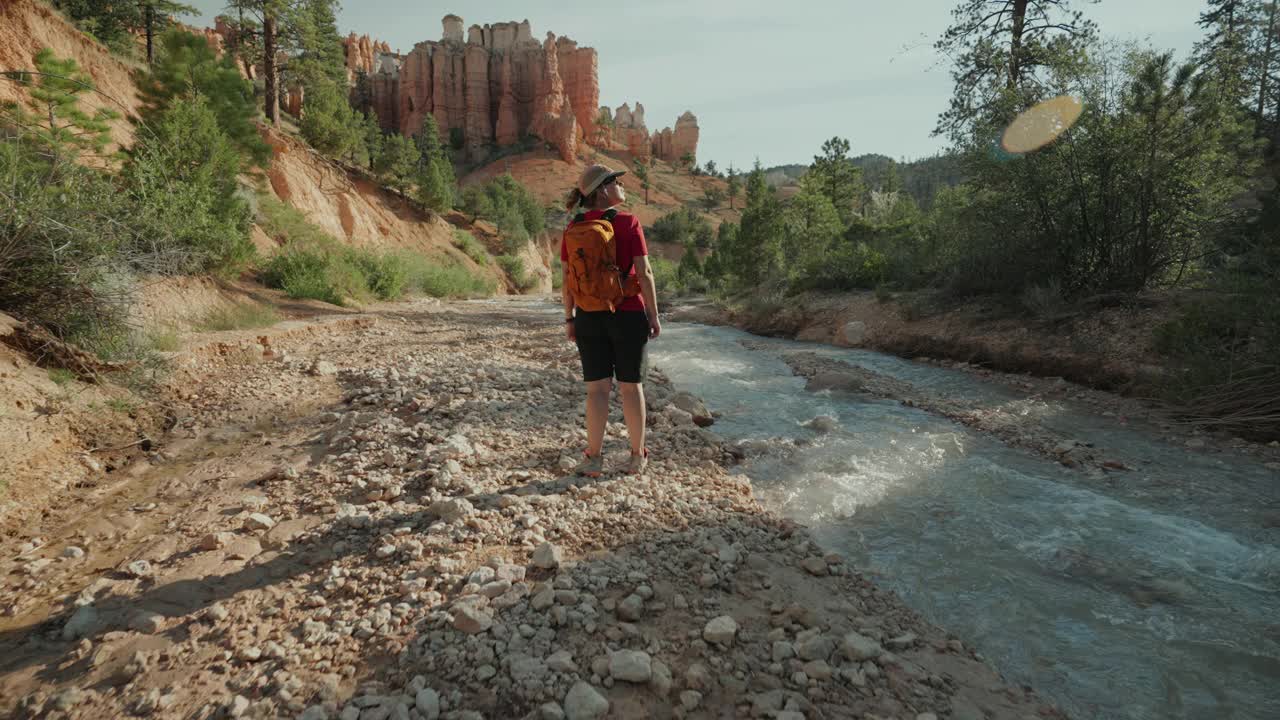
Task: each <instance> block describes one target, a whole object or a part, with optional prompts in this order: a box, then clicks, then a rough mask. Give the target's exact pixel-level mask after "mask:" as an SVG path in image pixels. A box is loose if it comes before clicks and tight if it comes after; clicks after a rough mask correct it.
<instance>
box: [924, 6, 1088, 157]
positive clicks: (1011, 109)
mask: <svg viewBox="0 0 1280 720" xmlns="http://www.w3.org/2000/svg"><path fill="white" fill-rule="evenodd" d="M952 18H953V22H952V25H951V26H950V27H948V28H947V30H946V31H945V32H944V33H943V35H942V37H941V38H940V39H939V40H938V41H937V42H936V43H935V44H934V48H935V49H936V50H937V51H938V52H940V53H942V54H944V55H947V56H948V57H950V58H951V60H952V63H953V68H952V72H951V77H952V79H953V80H954V81H955V90H954V93H953V94H952V97H951V104H950V107H948V109H947V110H946V111H945V112H943V113H942V115H941V116H940V117H939V118H938V125H937V127H936V129H935V130H934V134H948V135H950V136H951V138H952V139H953V140H956V141H957V142H962V143H967V142H971V141H972V140H973V139H974V137H973V136H974V135H975V134H976V135H977V136H978V137H979V138H981V139H982V140H983V141H989V140H990V138H988V137H985V136H986V135H987V134H988V131H989V129H990V126H992V125H996V126H1002V125H1003V124H1004V123H1006V122H1008V121H1009V120H1010V119H1012V117H1013V113H1015V112H1017V111H1018V110H1020V109H1022V108H1023V107H1025V106H1027V105H1030V104H1032V103H1034V102H1036V101H1037V100H1040V99H1042V98H1043V96H1044V95H1045V93H1046V91H1047V88H1048V85H1049V83H1050V80H1049V78H1048V75H1047V71H1048V70H1051V69H1052V68H1054V67H1060V66H1061V65H1062V64H1063V63H1065V62H1069V61H1072V60H1075V59H1078V56H1079V54H1080V50H1081V48H1083V47H1084V46H1085V45H1087V44H1088V43H1089V42H1091V41H1092V40H1093V38H1094V37H1095V35H1096V32H1097V28H1096V26H1095V25H1094V23H1093V22H1092V21H1089V20H1087V19H1085V18H1084V17H1083V15H1082V14H1081V12H1080V11H1077V10H1072V2H1071V0H962V2H961V3H960V4H959V5H958V6H957V7H956V8H955V9H954V10H953V11H952Z"/></svg>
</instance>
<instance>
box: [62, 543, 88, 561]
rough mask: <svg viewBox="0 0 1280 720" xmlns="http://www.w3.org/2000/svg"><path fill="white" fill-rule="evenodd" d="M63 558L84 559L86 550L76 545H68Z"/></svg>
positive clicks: (63, 552)
mask: <svg viewBox="0 0 1280 720" xmlns="http://www.w3.org/2000/svg"><path fill="white" fill-rule="evenodd" d="M62 557H64V558H67V559H69V560H79V559H80V558H82V557H84V548H80V547H76V546H75V545H68V546H67V547H66V549H64V550H63V551H62Z"/></svg>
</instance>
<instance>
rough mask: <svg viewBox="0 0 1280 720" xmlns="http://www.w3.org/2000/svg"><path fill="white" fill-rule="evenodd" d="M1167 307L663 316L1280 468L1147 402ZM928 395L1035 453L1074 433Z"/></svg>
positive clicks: (800, 303) (706, 307)
mask: <svg viewBox="0 0 1280 720" xmlns="http://www.w3.org/2000/svg"><path fill="white" fill-rule="evenodd" d="M1172 309H1173V299H1172V298H1170V297H1168V296H1162V295H1158V294H1149V295H1146V296H1144V297H1141V298H1133V299H1131V300H1130V302H1128V303H1127V304H1124V305H1121V304H1117V303H1115V302H1112V301H1111V300H1110V299H1108V298H1098V299H1095V300H1094V301H1093V302H1092V303H1085V304H1082V305H1081V306H1079V307H1077V308H1075V309H1074V310H1072V311H1071V312H1065V311H1064V312H1063V313H1061V314H1059V315H1057V316H1053V317H1048V318H1046V319H1042V320H1035V319H1029V318H1028V317H1027V316H1025V315H1018V314H1015V313H1011V312H1009V311H1008V310H1007V308H1000V307H998V306H996V305H993V304H988V303H983V302H980V301H979V302H973V303H968V304H964V305H958V306H954V307H945V306H941V305H937V304H935V303H934V302H932V301H930V300H928V296H925V295H918V296H906V295H904V296H900V297H897V298H895V299H893V300H889V301H882V300H881V299H878V298H877V297H876V295H875V294H874V293H871V292H862V293H842V294H818V293H801V294H799V295H796V296H795V297H792V298H788V299H787V300H786V302H785V303H775V302H747V301H732V302H716V301H712V300H710V299H707V298H683V299H680V300H677V301H675V302H673V303H671V310H670V311H669V316H670V318H671V319H672V320H674V321H678V322H693V323H701V324H704V325H721V326H729V327H736V328H738V329H740V330H745V331H746V332H749V333H752V334H755V335H761V336H765V337H774V338H783V339H790V340H797V341H800V342H812V343H820V344H825V345H831V346H834V347H841V348H859V349H864V350H874V351H878V352H883V353H888V354H891V355H896V356H898V357H902V358H904V359H908V360H913V361H916V362H920V363H924V364H930V365H934V366H937V367H943V368H948V369H954V370H959V371H961V372H965V373H969V374H973V375H975V376H978V377H981V378H982V379H983V380H984V381H988V382H992V383H996V384H999V385H1002V386H1004V387H1005V388H1007V389H1009V390H1010V391H1011V392H1014V393H1016V394H1018V395H1020V396H1021V398H1022V399H1024V400H1026V401H1028V402H1060V401H1069V402H1075V403H1079V404H1081V405H1083V406H1086V407H1088V408H1090V409H1091V410H1093V411H1095V412H1097V413H1098V414H1099V415H1101V416H1103V417H1107V418H1117V419H1119V420H1121V421H1123V422H1135V423H1143V424H1144V425H1145V426H1146V427H1147V428H1149V429H1150V430H1151V432H1153V433H1155V434H1157V435H1160V436H1161V437H1162V438H1163V439H1165V440H1167V441H1169V442H1173V443H1175V444H1179V445H1184V446H1186V447H1188V448H1190V449H1193V450H1197V451H1204V452H1211V453H1212V452H1234V453H1245V454H1248V455H1250V456H1252V457H1256V458H1259V459H1261V460H1263V461H1264V462H1267V463H1272V464H1273V465H1274V469H1276V470H1277V471H1280V442H1270V443H1263V442H1254V441H1250V440H1246V439H1242V438H1239V437H1236V436H1235V435H1233V434H1230V433H1225V432H1216V431H1213V430H1212V429H1203V428H1199V427H1197V426H1195V425H1194V424H1193V423H1189V422H1183V421H1181V420H1180V419H1179V418H1177V417H1175V416H1174V415H1172V414H1170V413H1169V412H1168V411H1167V410H1166V409H1165V408H1164V407H1162V406H1161V405H1159V404H1158V403H1154V402H1150V401H1148V400H1146V399H1144V398H1145V397H1147V396H1148V395H1149V394H1150V392H1152V391H1151V388H1150V383H1151V382H1153V381H1155V380H1156V379H1158V378H1159V377H1161V376H1162V375H1163V374H1164V373H1165V372H1166V370H1165V369H1164V368H1163V367H1162V365H1161V363H1162V359H1161V358H1160V356H1159V355H1158V354H1157V353H1156V352H1155V350H1154V348H1153V343H1154V339H1153V338H1154V333H1155V329H1156V327H1157V326H1158V325H1159V324H1160V322H1161V321H1162V320H1163V319H1165V318H1167V317H1168V316H1169V314H1170V313H1171V312H1172ZM810 372H815V371H814V370H813V369H812V368H811V369H810ZM899 390H901V388H889V389H886V392H884V393H881V396H883V397H895V398H897V399H903V400H908V401H910V400H911V398H910V397H908V396H905V395H902V394H901V393H900V392H898V391H899ZM928 402H931V403H932V404H933V405H934V407H932V408H929V407H926V409H933V410H936V411H938V412H940V414H943V415H945V416H947V417H950V418H951V419H953V420H957V421H960V422H964V423H965V424H967V425H971V426H986V427H987V428H988V430H989V431H990V432H992V434H995V435H996V436H999V437H1002V438H1003V439H1005V440H1006V441H1011V442H1012V444H1014V445H1019V446H1022V447H1035V448H1037V452H1040V453H1041V454H1048V455H1062V453H1057V452H1053V451H1054V449H1055V448H1056V446H1057V445H1058V443H1064V442H1072V441H1073V438H1070V437H1059V438H1057V439H1056V440H1055V441H1054V442H1052V443H1049V445H1048V446H1045V442H1046V441H1047V440H1048V438H1044V437H1042V438H1037V439H1034V440H1028V439H1026V438H1019V437H1015V435H1018V434H1025V433H1028V432H1033V431H1035V430H1037V428H1035V427H1034V425H1026V424H1025V423H1023V424H1019V422H1018V420H1017V418H1016V417H1012V416H1010V417H1009V418H1006V420H1009V421H1010V422H1003V421H1001V420H1000V419H999V418H992V417H986V418H978V417H976V416H974V415H973V414H972V413H967V412H965V411H963V410H962V411H960V412H957V408H953V407H942V405H945V401H944V400H942V399H935V400H933V401H928ZM1010 423H1012V424H1010ZM1080 449H1082V448H1077V450H1080ZM1094 454H1095V455H1099V456H1098V457H1097V458H1096V459H1097V462H1098V463H1099V464H1101V463H1104V462H1105V461H1106V460H1107V458H1105V457H1102V456H1101V455H1105V453H1100V454H1099V453H1094ZM1067 464H1069V465H1070V464H1071V463H1070V462H1068V463H1067ZM1104 469H1107V470H1116V469H1117V468H1114V467H1112V468H1104Z"/></svg>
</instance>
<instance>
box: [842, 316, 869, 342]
mask: <svg viewBox="0 0 1280 720" xmlns="http://www.w3.org/2000/svg"><path fill="white" fill-rule="evenodd" d="M866 334H867V324H866V323H864V322H862V321H861V320H854V321H853V322H847V323H845V324H844V327H842V328H840V340H841V342H843V343H844V344H846V345H861V344H862V340H863V338H864V337H866Z"/></svg>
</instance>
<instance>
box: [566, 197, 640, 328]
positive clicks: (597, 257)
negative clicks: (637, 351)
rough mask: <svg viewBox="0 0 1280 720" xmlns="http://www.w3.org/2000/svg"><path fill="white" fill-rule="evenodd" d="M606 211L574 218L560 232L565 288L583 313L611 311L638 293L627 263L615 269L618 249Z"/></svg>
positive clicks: (612, 213)
mask: <svg viewBox="0 0 1280 720" xmlns="http://www.w3.org/2000/svg"><path fill="white" fill-rule="evenodd" d="M617 214H618V213H617V211H615V210H608V211H606V212H605V214H604V215H603V216H601V217H600V218H599V219H596V220H587V219H586V216H585V215H578V216H577V217H575V218H574V219H573V222H572V223H570V224H569V227H567V228H565V231H564V244H565V249H566V250H567V251H568V254H569V262H568V263H567V264H566V266H565V269H566V270H567V272H566V273H565V286H566V287H568V288H569V293H570V295H571V296H572V297H573V302H574V304H576V305H577V306H578V307H580V308H582V309H583V310H588V311H593V310H608V311H609V312H614V311H615V310H617V308H618V305H620V304H622V301H623V300H624V299H626V298H629V297H634V296H636V295H639V294H640V280H639V279H638V278H635V277H630V275H631V263H628V264H627V267H626V268H625V269H622V268H619V267H618V262H617V258H618V246H617V243H616V242H615V240H614V235H613V218H614V217H615V216H616V215H617Z"/></svg>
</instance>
